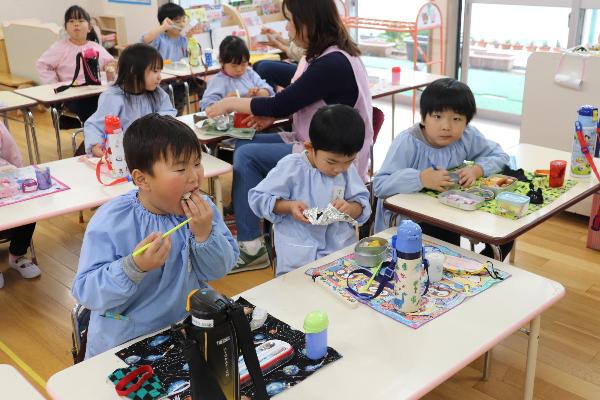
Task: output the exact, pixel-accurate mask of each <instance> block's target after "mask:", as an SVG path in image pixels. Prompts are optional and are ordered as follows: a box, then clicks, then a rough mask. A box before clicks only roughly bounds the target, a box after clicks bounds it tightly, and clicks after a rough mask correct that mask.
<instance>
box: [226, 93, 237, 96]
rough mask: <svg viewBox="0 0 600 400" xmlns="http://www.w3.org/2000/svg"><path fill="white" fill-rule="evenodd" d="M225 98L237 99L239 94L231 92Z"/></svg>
mask: <svg viewBox="0 0 600 400" xmlns="http://www.w3.org/2000/svg"><path fill="white" fill-rule="evenodd" d="M225 97H237V93H236V92H229V93H227V95H226V96H225Z"/></svg>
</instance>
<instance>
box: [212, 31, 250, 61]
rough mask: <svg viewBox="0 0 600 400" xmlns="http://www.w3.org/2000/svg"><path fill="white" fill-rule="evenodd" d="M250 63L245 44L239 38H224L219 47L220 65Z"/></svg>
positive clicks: (248, 52)
mask: <svg viewBox="0 0 600 400" xmlns="http://www.w3.org/2000/svg"><path fill="white" fill-rule="evenodd" d="M249 61H250V51H249V50H248V46H246V42H244V40H243V39H242V38H241V37H239V36H231V35H229V36H226V37H225V39H223V41H222V42H221V44H220V45H219V62H220V63H221V64H237V65H239V64H241V63H245V62H249Z"/></svg>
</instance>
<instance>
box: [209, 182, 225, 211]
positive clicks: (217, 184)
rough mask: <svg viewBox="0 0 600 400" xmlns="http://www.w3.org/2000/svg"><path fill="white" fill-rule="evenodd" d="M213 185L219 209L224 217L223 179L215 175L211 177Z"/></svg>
mask: <svg viewBox="0 0 600 400" xmlns="http://www.w3.org/2000/svg"><path fill="white" fill-rule="evenodd" d="M211 185H214V188H215V189H214V196H215V202H216V203H217V204H216V206H217V209H218V210H219V212H220V213H221V217H224V215H223V188H222V187H221V180H220V179H219V177H218V176H215V177H214V178H211Z"/></svg>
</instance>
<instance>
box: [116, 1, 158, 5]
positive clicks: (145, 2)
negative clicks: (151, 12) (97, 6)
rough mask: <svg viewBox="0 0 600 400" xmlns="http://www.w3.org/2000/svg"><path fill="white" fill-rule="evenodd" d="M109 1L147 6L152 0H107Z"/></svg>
mask: <svg viewBox="0 0 600 400" xmlns="http://www.w3.org/2000/svg"><path fill="white" fill-rule="evenodd" d="M108 2H109V3H125V4H139V5H141V6H149V5H150V4H152V0H108Z"/></svg>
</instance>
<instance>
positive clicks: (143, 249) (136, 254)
mask: <svg viewBox="0 0 600 400" xmlns="http://www.w3.org/2000/svg"><path fill="white" fill-rule="evenodd" d="M191 220H192V218H191V217H190V218H188V219H186V220H185V221H183V222H182V223H180V224H179V225H177V226H174V227H173V228H171V229H169V230H168V231H166V232H165V233H163V234H162V238H163V239H164V238H166V237H167V236H169V235H170V234H172V233H173V232H175V231H177V230H178V229H180V228H181V227H182V226H184V225H185V224H187V223H188V222H190V221H191ZM151 244H152V242H150V243H146V244H145V245H143V246H142V247H140V248H139V249H137V250H136V251H134V252H133V254H132V256H133V257H135V256H139V255H140V254H142V253H143V252H144V251H146V250H147V249H148V247H150V245H151Z"/></svg>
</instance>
